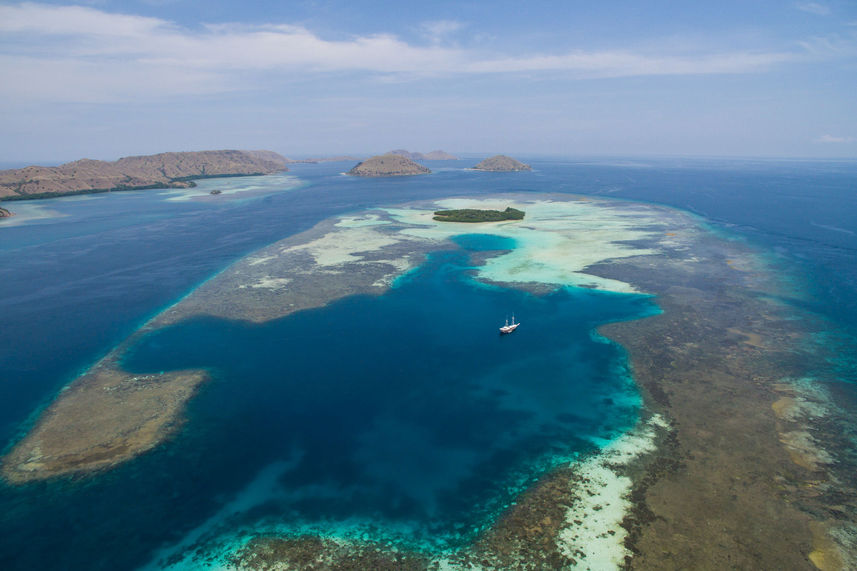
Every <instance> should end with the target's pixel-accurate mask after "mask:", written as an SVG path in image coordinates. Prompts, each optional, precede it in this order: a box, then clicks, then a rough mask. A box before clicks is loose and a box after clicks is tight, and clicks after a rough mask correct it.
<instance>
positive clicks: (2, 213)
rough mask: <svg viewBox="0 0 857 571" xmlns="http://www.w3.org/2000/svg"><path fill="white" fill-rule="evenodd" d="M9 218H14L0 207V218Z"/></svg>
mask: <svg viewBox="0 0 857 571" xmlns="http://www.w3.org/2000/svg"><path fill="white" fill-rule="evenodd" d="M10 216H14V214H12V213H11V212H9V211H8V210H6V209H5V208H2V207H0V218H9V217H10Z"/></svg>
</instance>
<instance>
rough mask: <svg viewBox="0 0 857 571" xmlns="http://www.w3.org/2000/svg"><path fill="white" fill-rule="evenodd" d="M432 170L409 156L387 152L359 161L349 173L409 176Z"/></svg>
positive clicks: (357, 174)
mask: <svg viewBox="0 0 857 571" xmlns="http://www.w3.org/2000/svg"><path fill="white" fill-rule="evenodd" d="M430 172H431V171H430V170H429V169H427V168H426V167H424V166H422V165H419V164H417V163H415V162H414V161H412V160H411V159H409V158H407V157H403V156H401V155H396V154H393V153H387V154H386V155H378V156H375V157H372V158H369V159H366V160H365V161H363V162H362V163H359V164H358V165H357V166H355V167H354V168H353V169H351V170H350V171H348V173H347V174H350V175H352V176H366V177H383V176H408V175H416V174H429V173H430Z"/></svg>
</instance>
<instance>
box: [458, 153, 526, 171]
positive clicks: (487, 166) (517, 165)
mask: <svg viewBox="0 0 857 571" xmlns="http://www.w3.org/2000/svg"><path fill="white" fill-rule="evenodd" d="M473 168H474V169H476V170H480V171H493V172H511V171H531V170H533V167H531V166H530V165H525V164H524V163H522V162H521V161H518V160H515V159H513V158H512V157H507V156H506V155H494V156H493V157H490V158H487V159H485V160H484V161H482V162H481V163H479V164H478V165H476V166H475V167H473Z"/></svg>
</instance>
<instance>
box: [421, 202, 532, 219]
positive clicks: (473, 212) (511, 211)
mask: <svg viewBox="0 0 857 571" xmlns="http://www.w3.org/2000/svg"><path fill="white" fill-rule="evenodd" d="M434 219H435V220H439V221H440V222H500V221H503V220H523V219H524V211H523V210H517V209H515V208H512V207H511V206H509V207H507V208H506V210H478V209H476V208H462V209H459V210H437V211H435V213H434Z"/></svg>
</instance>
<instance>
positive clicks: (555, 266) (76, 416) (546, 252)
mask: <svg viewBox="0 0 857 571" xmlns="http://www.w3.org/2000/svg"><path fill="white" fill-rule="evenodd" d="M508 205H511V206H512V207H514V208H519V209H521V210H526V212H527V219H526V220H523V221H520V220H516V221H502V222H487V223H484V224H480V226H479V230H480V232H482V233H484V234H489V235H495V236H498V237H502V238H506V239H509V240H510V241H513V243H514V248H510V249H508V250H497V251H491V252H475V253H472V254H471V257H472V262H473V268H472V272H473V277H474V278H475V279H477V280H480V281H483V282H486V283H492V284H500V285H503V286H504V287H509V288H516V289H520V290H524V291H527V292H531V293H534V294H537V295H538V294H542V293H545V292H547V291H550V290H553V289H556V288H563V287H585V288H592V289H599V290H604V291H612V292H620V293H622V292H624V293H635V292H636V293H647V294H651V295H654V296H656V299H657V302H658V304H659V306H660V307H661V308H662V309H663V313H662V314H661V315H658V316H654V317H649V318H646V319H643V320H638V321H634V322H620V323H613V324H610V325H607V326H604V327H602V328H601V330H600V332H601V333H602V334H603V335H606V336H608V337H610V338H612V339H615V340H617V341H619V342H620V343H621V344H623V345H624V346H625V347H626V348H627V349H628V350H629V354H630V358H631V362H632V365H633V370H634V377H635V380H636V381H637V382H638V384H639V386H640V388H641V390H642V392H643V396H644V401H645V407H644V409H643V411H642V413H641V418H640V421H639V423H638V426H637V427H636V428H635V429H633V430H632V431H630V432H629V433H628V434H626V435H625V436H623V437H621V438H619V439H618V440H616V441H612V442H605V443H603V444H604V446H603V447H602V449H601V451H600V452H599V453H597V454H593V455H590V456H587V457H584V458H582V459H580V460H578V461H575V462H572V463H569V464H568V465H565V466H561V467H559V468H557V469H555V470H553V471H551V472H549V473H547V474H545V475H544V476H542V477H541V478H539V480H538V481H537V482H533V483H532V485H531V486H530V487H529V489H527V490H526V491H525V492H523V493H522V494H521V495H520V496H519V497H518V498H517V499H516V501H515V502H514V503H513V504H511V505H510V506H508V508H507V509H505V510H504V511H503V513H500V514H498V516H497V518H496V520H495V521H494V522H493V523H492V525H491V526H489V527H488V528H487V529H485V530H484V531H482V532H480V533H479V534H478V535H477V537H476V538H475V540H474V541H473V542H472V544H470V545H468V546H466V547H464V548H461V549H458V550H455V551H452V552H446V553H442V554H437V553H423V552H416V551H414V552H408V551H406V550H403V549H402V548H401V547H397V546H394V545H392V544H389V543H385V542H380V541H375V540H373V539H372V538H369V539H364V538H360V537H320V536H300V537H294V536H289V535H288V534H276V533H271V534H264V535H260V534H259V533H258V532H253V530H249V531H248V533H247V534H246V535H245V536H243V537H242V538H241V540H240V541H238V542H237V543H232V544H230V548H229V549H226V550H221V551H220V552H218V553H211V552H208V553H205V549H206V546H205V545H194V546H192V549H191V551H192V552H194V553H198V552H203V553H204V556H205V557H207V558H215V559H217V560H218V561H219V564H221V565H222V566H224V567H231V568H248V569H249V568H259V567H266V568H293V567H295V566H304V567H306V568H326V566H327V567H330V566H334V567H347V566H349V565H350V566H352V567H354V568H360V567H367V566H371V567H374V568H414V569H427V568H428V569H439V568H474V567H477V566H478V567H481V568H496V569H505V568H521V569H542V568H568V567H574V566H579V567H582V568H593V569H595V568H619V567H623V566H624V567H627V568H639V569H649V568H660V569H678V568H722V567H743V568H746V567H750V568H793V569H800V568H806V569H811V568H813V566H817V567H819V568H824V569H827V568H837V565H838V566H839V568H847V565H848V561H847V557H848V553H849V551H848V549H847V547H848V541H849V537H850V535H849V534H850V533H851V530H850V528H849V527H848V526H849V525H850V524H849V522H853V521H854V518H853V515H854V513H855V511H854V506H855V504H856V503H857V502H855V498H854V495H853V490H852V492H850V493H849V492H848V485H847V482H848V480H847V479H846V478H847V477H848V475H847V472H843V471H842V470H843V468H841V466H844V463H838V462H837V457H836V454H837V451H836V450H834V449H831V448H830V447H829V446H827V447H825V448H822V446H821V444H820V443H821V442H825V443H828V442H831V441H832V438H831V436H830V435H829V434H822V433H820V432H819V428H818V427H819V426H820V425H821V426H823V425H824V423H823V422H818V421H819V419H823V418H831V417H832V416H835V414H836V409H835V405H834V404H833V403H832V402H831V399H830V398H829V395H824V394H814V393H812V392H811V391H810V390H808V389H807V387H806V386H804V385H802V384H801V383H800V382H797V381H795V379H796V378H797V377H798V375H799V374H800V373H802V372H803V371H804V370H805V363H806V359H807V355H808V349H806V348H805V347H804V346H803V345H802V343H805V339H806V331H807V323H805V322H803V321H799V322H798V321H795V319H794V311H793V308H792V307H786V306H785V305H783V304H782V303H780V302H778V301H776V300H777V296H780V295H785V294H784V293H783V292H782V291H780V290H779V289H778V288H779V285H778V283H777V282H776V281H775V280H774V279H773V278H771V272H770V269H769V268H766V267H765V265H764V264H763V263H762V262H761V261H760V260H759V259H758V258H757V257H756V255H755V253H754V252H753V251H752V249H751V248H749V247H748V246H747V245H746V244H743V243H741V242H736V241H730V240H726V239H724V238H722V237H718V236H716V235H714V234H712V233H711V232H709V231H708V230H706V229H705V228H703V227H702V226H701V225H700V224H699V222H698V221H697V220H696V219H694V218H692V217H690V216H688V215H686V214H684V213H681V212H678V211H675V210H671V209H668V208H663V207H656V206H651V205H643V204H638V203H630V202H619V201H608V200H590V199H575V198H573V197H568V196H567V195H565V196H551V195H533V194H527V195H503V196H497V197H491V198H481V199H473V198H455V199H445V200H438V201H431V202H424V203H412V204H405V205H399V206H396V207H390V208H382V209H374V210H371V211H367V212H361V213H355V214H350V215H346V216H341V217H338V218H335V219H332V220H327V221H324V222H321V223H319V224H318V225H316V226H315V227H314V228H312V229H311V230H309V231H307V232H304V233H303V234H299V235H296V236H293V237H290V238H287V239H285V240H282V241H280V242H277V243H275V244H272V245H270V246H268V247H266V248H263V249H261V250H259V251H257V252H255V253H253V254H251V255H249V256H247V257H245V258H243V259H241V260H239V261H237V262H236V263H234V264H233V265H232V266H230V267H228V268H226V269H225V270H224V271H223V272H221V273H220V274H218V275H216V276H214V277H213V278H211V279H210V280H209V281H207V282H205V283H204V284H202V285H201V286H199V287H198V288H196V289H195V290H194V291H193V292H191V293H190V294H189V295H188V296H187V297H185V298H184V299H182V300H181V301H179V302H178V303H177V304H175V305H174V306H172V307H170V308H168V309H166V310H165V311H163V312H162V313H161V314H159V315H157V316H156V317H155V318H153V319H152V320H151V321H150V322H149V323H148V324H146V325H145V326H144V327H143V328H142V329H141V330H140V331H139V332H138V333H136V334H135V335H134V336H132V337H131V338H129V339H128V340H127V341H126V342H125V343H123V344H122V345H121V346H120V347H117V348H116V350H115V351H113V352H111V354H110V355H108V356H107V357H105V359H104V360H102V361H101V362H100V363H98V364H97V365H96V366H95V367H93V369H92V370H90V371H89V372H88V373H87V374H85V375H84V376H82V377H81V378H80V379H78V380H77V381H75V382H74V383H73V384H72V385H70V387H69V388H68V389H66V390H65V391H64V392H63V393H61V394H60V395H59V396H58V398H57V401H56V402H55V403H54V404H53V405H52V406H51V407H49V408H48V409H47V411H46V412H45V413H44V414H43V416H42V418H41V419H40V421H39V422H38V423H37V424H36V426H35V428H34V429H33V431H31V433H30V434H29V435H28V436H27V437H26V438H25V439H24V440H22V441H21V442H20V443H18V445H17V446H16V447H15V448H14V449H13V450H12V452H11V453H10V454H9V455H8V456H7V457H6V458H5V460H4V465H3V474H4V476H5V477H6V478H7V479H9V480H10V481H13V482H16V483H21V482H26V481H35V480H41V479H45V478H51V477H55V476H57V475H63V474H66V475H86V474H89V473H92V472H97V471H101V470H104V469H107V468H109V467H111V466H114V465H116V464H117V463H119V462H122V461H125V460H127V459H129V458H132V457H134V456H135V455H138V454H141V453H143V452H146V451H147V450H151V449H152V448H153V447H154V446H156V445H157V444H158V443H160V442H163V441H164V440H165V439H166V438H168V437H170V436H171V435H172V434H175V432H176V427H177V426H180V424H181V423H182V421H183V411H184V406H185V404H186V403H187V401H188V399H190V398H191V397H192V396H193V394H194V391H195V390H196V389H197V387H199V386H200V384H201V383H202V382H203V381H204V379H205V373H204V372H203V371H165V372H164V374H163V375H158V376H140V375H133V374H132V373H129V372H126V371H123V370H122V355H123V353H124V352H125V351H126V350H127V349H128V347H130V346H131V345H132V344H133V343H134V342H135V341H136V339H138V338H139V336H140V335H143V334H146V333H148V332H151V331H154V330H157V329H159V328H164V327H167V326H169V325H172V324H175V323H178V322H181V321H184V320H187V319H192V318H195V317H199V316H201V315H207V316H214V317H220V318H225V319H230V320H244V321H247V322H252V323H263V322H266V321H270V320H273V319H278V318H281V317H283V316H286V315H289V314H290V313H293V312H296V311H300V310H304V309H309V308H313V307H320V306H322V305H325V304H327V303H329V302H331V301H332V300H335V299H339V298H342V297H346V296H351V295H355V294H369V295H379V294H383V293H384V292H385V291H387V290H388V288H390V287H391V286H393V284H394V282H395V280H396V279H397V278H399V277H400V276H403V275H405V274H407V272H408V271H410V270H412V269H413V268H416V267H417V266H419V265H420V264H421V263H422V261H423V260H424V258H425V256H426V255H428V254H429V253H430V252H433V251H437V250H439V249H445V248H449V249H452V248H455V247H456V246H455V244H454V242H453V241H452V240H451V239H452V238H454V237H456V236H459V235H461V234H466V233H469V232H471V231H472V230H471V229H472V225H469V224H466V223H454V222H453V223H450V222H437V221H434V220H432V216H433V213H434V211H435V210H438V209H462V208H478V209H498V208H503V207H505V206H508ZM117 391H126V392H127V393H128V394H131V395H136V394H137V393H139V394H140V397H139V398H136V400H135V399H125V398H116V399H115V400H111V399H113V394H114V393H115V394H119V393H118V392H117ZM104 395H108V396H104ZM146 395H152V396H151V397H148V396H146ZM126 403H127V404H128V405H129V406H130V408H129V409H128V415H123V413H124V412H125V406H126ZM165 403H166V404H165ZM158 407H160V409H159V408H158ZM108 410H110V411H112V413H111V414H107V413H106V411H108ZM159 410H160V411H161V412H158V411H159ZM98 411H105V412H102V413H99V412H98ZM127 418H134V419H136V420H134V421H128V420H127ZM84 419H85V420H86V421H87V422H88V423H89V424H85V426H86V427H87V428H86V430H83V431H81V434H80V435H79V436H76V437H75V438H77V440H76V441H75V442H74V444H73V446H72V445H70V444H69V441H68V440H67V438H68V436H67V434H68V432H69V429H70V428H72V427H75V426H76V425H77V424H78V423H80V422H82V421H83V420H84ZM147 419H156V420H153V421H151V422H147ZM129 434H133V435H134V436H133V437H129V436H128V435H129ZM217 545H220V546H221V548H222V545H223V544H222V543H220V544H217ZM851 553H853V550H852V551H851Z"/></svg>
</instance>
